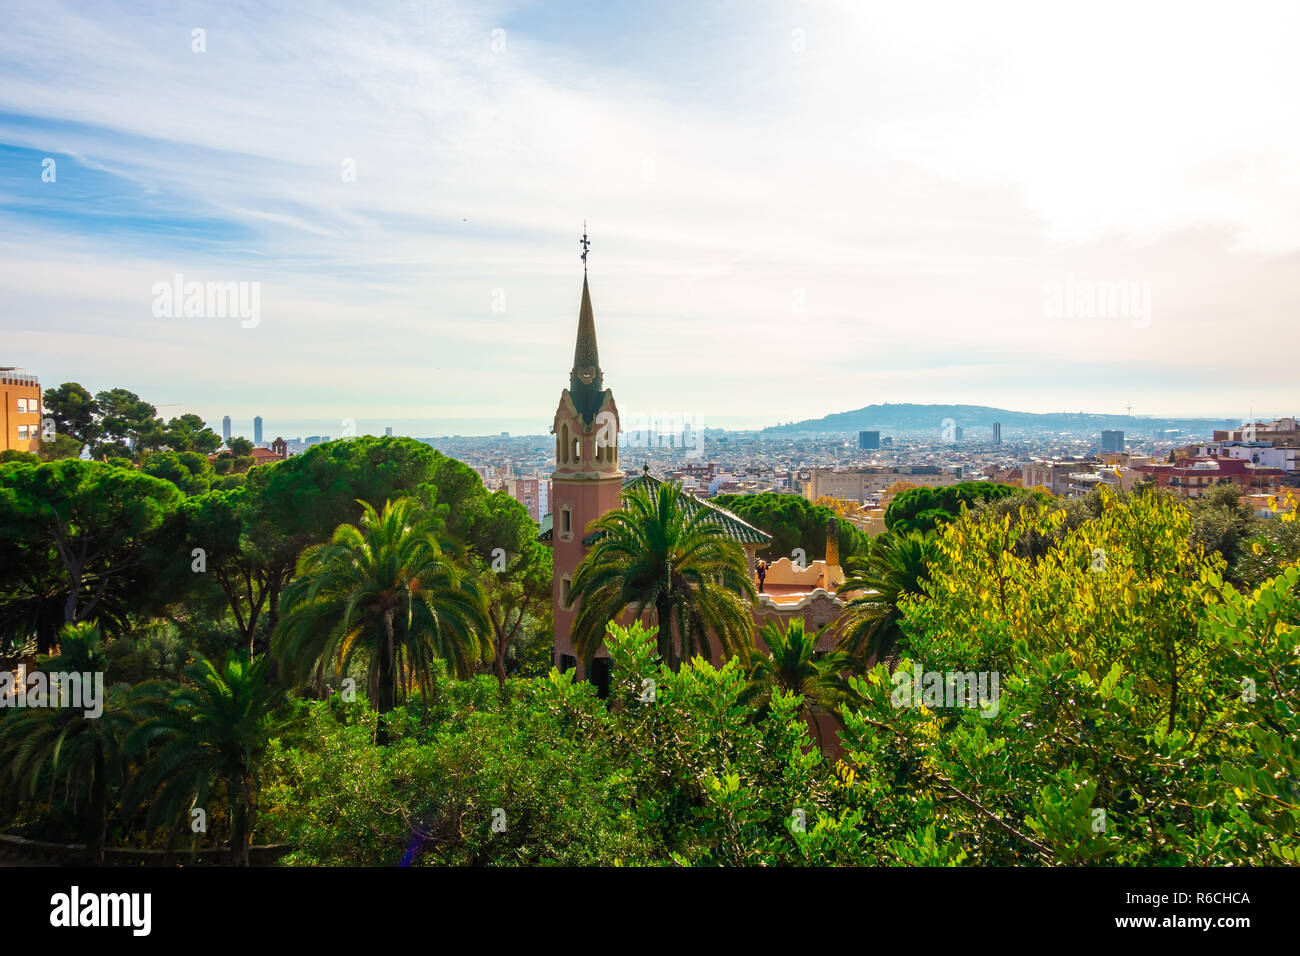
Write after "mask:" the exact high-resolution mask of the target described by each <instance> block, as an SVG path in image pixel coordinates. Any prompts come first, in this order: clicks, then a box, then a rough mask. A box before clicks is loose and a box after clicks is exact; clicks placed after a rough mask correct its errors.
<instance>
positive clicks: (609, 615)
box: [571, 482, 757, 669]
mask: <svg viewBox="0 0 1300 956" xmlns="http://www.w3.org/2000/svg"><path fill="white" fill-rule="evenodd" d="M592 528H593V529H594V530H595V531H596V532H597V533H598V534H599V538H598V540H597V541H596V542H595V544H594V546H593V547H592V549H591V552H590V553H589V554H588V555H587V557H586V558H584V559H583V561H582V563H581V564H580V565H578V569H577V571H576V572H575V573H574V576H573V584H572V587H571V592H572V595H573V599H574V600H577V601H580V602H581V605H580V607H579V610H578V616H577V619H576V620H575V622H574V626H573V646H574V648H575V650H577V652H578V653H579V654H580V655H582V658H583V660H584V661H585V662H586V663H588V664H589V663H590V662H591V660H592V658H594V657H595V655H596V651H597V649H598V648H599V647H600V645H601V643H602V642H603V641H604V639H605V629H606V627H608V625H609V623H610V621H614V620H617V619H618V618H620V617H621V616H622V614H623V612H624V611H625V610H626V609H627V608H628V607H632V608H633V610H634V612H635V614H636V616H637V617H640V616H641V615H642V614H644V613H645V611H646V610H647V609H648V608H654V611H655V621H656V623H657V624H658V627H659V633H658V650H659V657H660V659H661V660H664V661H666V662H668V665H669V666H670V667H672V668H674V669H675V668H676V667H677V666H678V664H679V663H680V661H682V660H684V659H686V658H688V657H689V656H691V655H692V654H697V653H698V654H702V655H703V656H705V657H710V656H711V654H710V651H709V641H708V638H709V635H710V634H712V635H714V636H715V637H716V638H717V639H718V643H719V644H720V645H721V646H722V650H723V653H725V654H728V655H730V654H740V655H742V656H748V652H749V650H750V648H752V647H753V642H754V619H753V615H752V612H751V607H752V606H753V602H754V600H755V598H756V597H757V592H756V590H755V588H754V582H753V581H752V580H750V574H749V563H748V561H747V560H746V558H745V552H744V549H743V548H741V546H740V545H739V544H738V543H737V542H736V541H734V540H733V539H732V538H731V537H729V536H728V535H727V533H726V531H725V530H724V529H723V527H722V526H721V525H720V524H718V523H717V522H716V521H715V520H714V519H713V517H712V515H711V514H710V512H709V511H708V509H706V508H702V507H696V508H690V507H688V506H687V505H686V504H685V503H684V502H683V500H682V494H681V492H680V491H678V489H677V488H676V487H675V486H674V485H671V484H669V483H666V482H665V483H663V484H661V485H659V486H658V488H657V489H655V490H654V491H653V492H647V491H643V490H641V489H638V488H631V489H628V490H627V491H625V492H624V494H623V507H622V508H619V509H616V510H614V511H611V512H609V513H608V514H606V515H604V516H603V517H601V518H600V519H599V520H598V521H596V522H594V523H593V525H592Z"/></svg>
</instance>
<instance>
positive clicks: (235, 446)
mask: <svg viewBox="0 0 1300 956" xmlns="http://www.w3.org/2000/svg"><path fill="white" fill-rule="evenodd" d="M226 447H227V448H229V449H230V453H231V454H232V455H234V456H235V457H236V458H242V457H244V456H245V455H249V454H251V453H252V451H253V443H252V442H251V441H249V440H248V439H247V438H240V437H239V436H235V437H233V438H231V439H230V441H228V442H226Z"/></svg>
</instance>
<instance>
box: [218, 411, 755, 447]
mask: <svg viewBox="0 0 1300 956" xmlns="http://www.w3.org/2000/svg"><path fill="white" fill-rule="evenodd" d="M207 424H208V427H209V428H211V429H212V430H213V431H215V432H217V433H218V434H220V433H221V418H220V416H218V417H217V418H216V419H215V420H213V419H211V418H209V419H207ZM230 424H231V428H230V433H231V435H233V436H235V437H243V438H247V439H249V440H250V441H251V440H252V438H253V422H252V420H251V419H240V418H235V417H234V416H231V423H230ZM768 424H771V423H770V422H769V423H766V424H763V425H754V424H751V423H749V422H747V421H745V420H743V419H736V418H722V419H719V420H717V421H713V420H710V419H708V418H701V419H700V420H699V425H700V426H702V427H704V428H725V429H727V430H728V431H757V430H758V429H760V428H766V427H767V425H768ZM348 427H349V426H348V424H347V423H345V422H344V421H342V420H341V419H338V418H288V417H286V418H276V417H273V416H271V415H263V416H262V441H263V442H264V443H268V444H269V443H270V442H272V441H274V440H275V439H276V438H284V439H286V440H288V441H293V440H294V439H305V438H311V437H313V436H321V437H324V436H326V435H328V436H329V437H330V438H341V437H343V436H344V435H345V433H346V430H347V429H348ZM388 427H391V428H392V429H393V434H394V435H399V436H400V435H404V436H406V437H408V438H452V437H455V436H460V437H461V438H494V437H498V436H500V434H501V433H502V432H507V433H509V434H510V436H511V437H520V436H541V435H548V434H550V431H551V422H550V420H549V419H547V420H542V419H540V418H387V419H383V418H358V419H356V420H355V422H353V423H352V425H351V428H352V433H353V434H356V435H383V434H384V429H385V428H388Z"/></svg>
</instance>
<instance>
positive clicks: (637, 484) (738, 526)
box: [582, 472, 772, 547]
mask: <svg viewBox="0 0 1300 956" xmlns="http://www.w3.org/2000/svg"><path fill="white" fill-rule="evenodd" d="M662 484H663V480H662V479H660V478H656V477H655V476H654V475H652V474H650V473H649V472H645V473H643V474H640V475H637V476H636V477H635V478H629V479H627V480H626V481H624V482H623V490H624V491H628V490H630V489H633V488H635V489H637V490H639V491H647V492H649V493H651V494H653V493H654V492H655V490H656V489H657V488H658V487H659V486H660V485H662ZM677 496H678V497H679V498H680V499H681V500H682V502H683V503H684V506H685V509H686V511H687V513H688V514H693V513H695V512H696V511H698V510H699V509H700V508H703V509H705V511H706V512H708V514H709V517H710V518H711V519H712V520H714V521H716V522H717V523H718V524H720V525H722V529H723V530H724V531H726V532H727V536H728V537H730V538H732V539H733V540H735V541H739V542H740V543H741V544H767V543H768V542H769V541H771V540H772V536H771V535H770V534H768V533H767V532H766V531H760V530H759V529H758V528H755V527H754V526H753V525H752V524H750V523H749V522H748V521H745V520H744V519H742V518H740V517H739V516H737V515H734V514H732V513H731V512H730V511H728V510H727V509H726V508H719V507H718V506H717V505H712V504H709V503H708V502H707V501H703V500H701V499H699V498H696V497H695V496H694V495H688V494H687V493H686V492H684V491H681V490H679V491H678V492H677ZM601 534H602V532H600V531H593V532H592V533H591V534H589V535H587V536H586V537H585V538H583V539H582V543H583V544H584V545H586V546H588V547H590V546H591V545H592V544H594V543H595V542H597V541H599V540H600V537H601Z"/></svg>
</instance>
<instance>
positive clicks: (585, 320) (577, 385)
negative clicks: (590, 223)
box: [569, 223, 605, 424]
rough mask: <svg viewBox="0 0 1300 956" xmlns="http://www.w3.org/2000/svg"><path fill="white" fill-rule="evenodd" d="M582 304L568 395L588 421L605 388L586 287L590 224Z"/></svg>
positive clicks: (584, 244)
mask: <svg viewBox="0 0 1300 956" xmlns="http://www.w3.org/2000/svg"><path fill="white" fill-rule="evenodd" d="M581 245H582V305H581V307H580V308H579V309H578V341H577V343H576V344H575V345H574V348H573V371H572V373H570V375H569V394H570V395H572V396H573V404H574V405H575V406H577V409H578V411H579V412H580V413H581V414H582V417H583V418H584V419H585V420H586V421H587V423H588V424H590V423H591V421H592V420H593V419H594V418H595V417H596V413H597V412H598V411H600V403H601V398H602V396H603V394H604V391H605V386H604V380H603V377H602V376H601V372H600V353H599V351H598V350H597V348H596V318H595V315H594V314H593V312H592V309H591V290H590V289H588V288H587V247H588V246H590V245H591V243H590V241H589V240H588V239H587V225H586V223H583V227H582V240H581Z"/></svg>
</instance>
